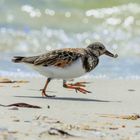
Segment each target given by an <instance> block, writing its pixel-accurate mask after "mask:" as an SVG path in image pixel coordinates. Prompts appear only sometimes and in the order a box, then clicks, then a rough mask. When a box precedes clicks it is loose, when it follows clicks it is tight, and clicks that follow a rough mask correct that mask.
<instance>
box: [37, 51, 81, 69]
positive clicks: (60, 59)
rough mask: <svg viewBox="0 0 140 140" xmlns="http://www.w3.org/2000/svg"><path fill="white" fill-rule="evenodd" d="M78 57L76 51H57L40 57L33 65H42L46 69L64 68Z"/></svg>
mask: <svg viewBox="0 0 140 140" xmlns="http://www.w3.org/2000/svg"><path fill="white" fill-rule="evenodd" d="M79 57H80V54H79V53H77V52H76V51H70V50H57V51H52V52H50V53H47V54H44V55H41V56H40V57H38V58H37V59H36V60H35V61H34V65H42V66H46V67H47V66H51V65H53V66H57V67H61V68H64V67H66V66H67V65H70V64H71V63H72V62H74V61H75V60H76V59H78V58H79Z"/></svg>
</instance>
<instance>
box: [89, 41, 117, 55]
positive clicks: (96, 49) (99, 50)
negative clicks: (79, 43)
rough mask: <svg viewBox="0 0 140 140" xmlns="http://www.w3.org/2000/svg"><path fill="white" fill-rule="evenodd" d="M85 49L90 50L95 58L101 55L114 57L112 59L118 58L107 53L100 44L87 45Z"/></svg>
mask: <svg viewBox="0 0 140 140" xmlns="http://www.w3.org/2000/svg"><path fill="white" fill-rule="evenodd" d="M87 49H90V51H91V52H92V53H93V54H94V55H96V56H101V55H103V54H105V55H108V56H110V57H114V58H117V57H118V55H117V54H115V55H114V54H112V53H111V52H109V51H108V50H107V49H106V48H105V46H104V45H103V44H102V43H100V42H95V43H92V44H90V45H88V46H87Z"/></svg>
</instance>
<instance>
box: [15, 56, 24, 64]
mask: <svg viewBox="0 0 140 140" xmlns="http://www.w3.org/2000/svg"><path fill="white" fill-rule="evenodd" d="M23 58H25V57H22V56H14V58H13V59H12V61H13V62H14V63H20V62H22V59H23Z"/></svg>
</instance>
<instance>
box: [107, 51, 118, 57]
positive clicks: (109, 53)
mask: <svg viewBox="0 0 140 140" xmlns="http://www.w3.org/2000/svg"><path fill="white" fill-rule="evenodd" d="M105 54H106V55H108V56H110V57H114V58H117V57H118V55H117V54H115V55H114V54H112V53H111V52H109V51H107V50H106V51H105Z"/></svg>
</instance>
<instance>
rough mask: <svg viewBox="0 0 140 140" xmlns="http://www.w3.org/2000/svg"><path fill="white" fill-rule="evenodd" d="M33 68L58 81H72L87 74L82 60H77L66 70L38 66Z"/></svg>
mask: <svg viewBox="0 0 140 140" xmlns="http://www.w3.org/2000/svg"><path fill="white" fill-rule="evenodd" d="M33 68H34V69H35V70H36V71H38V72H39V73H40V74H42V75H44V76H46V77H49V78H56V79H72V78H76V77H80V76H82V75H84V74H85V70H84V68H83V66H82V61H81V59H78V60H76V61H75V62H73V63H72V64H71V65H69V66H66V67H65V68H61V67H56V66H47V67H45V66H37V65H36V66H33Z"/></svg>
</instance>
